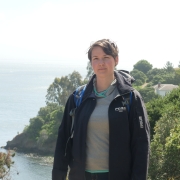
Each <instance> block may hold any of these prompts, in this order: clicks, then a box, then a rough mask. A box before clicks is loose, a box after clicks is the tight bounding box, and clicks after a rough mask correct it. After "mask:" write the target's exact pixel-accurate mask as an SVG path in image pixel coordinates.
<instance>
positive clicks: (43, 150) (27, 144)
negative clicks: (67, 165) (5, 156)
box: [4, 133, 56, 155]
mask: <svg viewBox="0 0 180 180" xmlns="http://www.w3.org/2000/svg"><path fill="white" fill-rule="evenodd" d="M55 144H56V143H55V141H51V142H48V143H44V144H42V145H38V144H37V142H36V141H35V140H33V139H32V138H30V137H29V136H28V134H26V133H21V134H18V135H16V136H15V137H14V138H13V140H11V141H8V142H7V145H6V146H4V148H5V149H13V150H15V151H17V152H23V153H35V154H39V155H53V154H54V149H55Z"/></svg>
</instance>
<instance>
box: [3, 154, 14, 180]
mask: <svg viewBox="0 0 180 180" xmlns="http://www.w3.org/2000/svg"><path fill="white" fill-rule="evenodd" d="M14 156H15V153H11V151H8V152H7V153H3V152H0V179H2V180H3V179H4V180H10V179H11V177H10V168H11V166H12V164H14V162H13V161H12V157H14Z"/></svg>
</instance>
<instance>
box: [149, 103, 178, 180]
mask: <svg viewBox="0 0 180 180" xmlns="http://www.w3.org/2000/svg"><path fill="white" fill-rule="evenodd" d="M179 116H180V112H179V110H178V109H177V108H175V110H174V107H173V106H172V107H170V108H169V109H168V113H164V114H163V116H162V117H161V118H160V120H159V121H157V123H156V126H155V135H154V138H153V140H152V142H151V156H150V168H149V176H150V177H151V179H162V180H163V179H168V178H165V177H166V176H167V175H168V176H170V175H171V174H172V173H174V172H173V171H174V170H175V169H173V168H171V164H170V162H172V161H169V162H167V161H168V160H169V159H171V158H172V154H171V153H173V151H171V152H170V149H168V148H167V144H168V147H169V146H170V147H171V145H172V144H171V142H172V138H171V134H172V131H174V128H175V127H176V126H177V125H180V117H179ZM179 145H180V144H179V142H177V141H176V146H177V147H176V148H178V146H179ZM176 155H178V154H177V153H176ZM173 156H175V155H173ZM174 161H175V164H178V162H179V159H177V160H175V159H174ZM167 169H168V170H169V172H168V173H167Z"/></svg>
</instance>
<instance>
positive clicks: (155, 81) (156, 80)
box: [151, 74, 165, 85]
mask: <svg viewBox="0 0 180 180" xmlns="http://www.w3.org/2000/svg"><path fill="white" fill-rule="evenodd" d="M151 82H152V83H153V85H156V84H158V83H161V84H163V83H164V82H165V80H164V78H163V76H162V75H159V74H157V75H155V76H154V77H153V79H152V81H151Z"/></svg>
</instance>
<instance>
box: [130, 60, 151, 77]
mask: <svg viewBox="0 0 180 180" xmlns="http://www.w3.org/2000/svg"><path fill="white" fill-rule="evenodd" d="M152 67H153V66H152V64H150V63H149V62H148V61H147V60H144V59H143V60H140V61H138V62H137V63H136V64H135V65H134V69H137V70H138V71H141V72H143V73H144V74H147V72H148V71H149V70H151V69H152ZM134 69H133V70H134Z"/></svg>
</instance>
